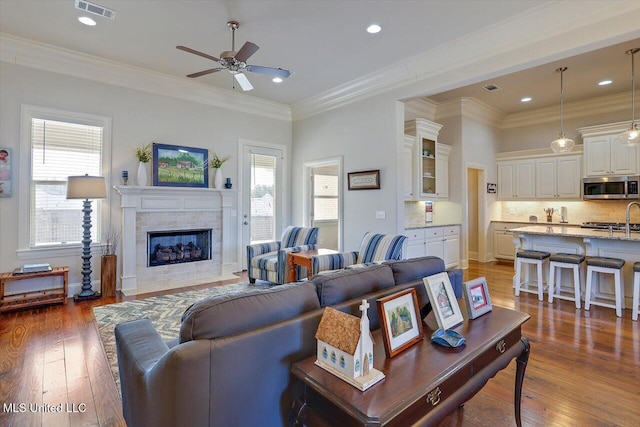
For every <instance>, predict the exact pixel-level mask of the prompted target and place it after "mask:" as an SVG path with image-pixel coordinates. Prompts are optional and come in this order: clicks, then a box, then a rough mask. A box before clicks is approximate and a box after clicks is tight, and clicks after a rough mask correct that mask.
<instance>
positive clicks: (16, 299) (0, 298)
mask: <svg viewBox="0 0 640 427" xmlns="http://www.w3.org/2000/svg"><path fill="white" fill-rule="evenodd" d="M56 276H61V277H62V288H54V289H39V290H34V291H28V292H20V293H18V294H15V295H9V296H5V294H4V293H5V284H6V283H9V282H14V281H18V280H26V279H34V278H37V277H56ZM68 287H69V267H54V268H53V269H52V270H51V271H44V272H41V273H27V274H13V273H1V274H0V313H1V312H3V311H7V310H15V309H18V308H27V307H36V306H39V305H46V304H53V303H62V304H66V303H67V292H68Z"/></svg>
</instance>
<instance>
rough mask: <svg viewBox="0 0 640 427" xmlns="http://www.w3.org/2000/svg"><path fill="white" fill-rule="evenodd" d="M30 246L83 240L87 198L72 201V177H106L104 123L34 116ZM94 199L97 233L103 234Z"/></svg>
mask: <svg viewBox="0 0 640 427" xmlns="http://www.w3.org/2000/svg"><path fill="white" fill-rule="evenodd" d="M30 143H31V188H30V202H31V203H30V211H31V212H30V238H29V239H30V246H31V247H32V248H33V247H38V246H46V245H63V244H69V243H80V242H81V241H82V221H83V213H82V203H83V200H67V199H66V189H67V177H68V176H73V175H85V174H88V175H92V176H98V175H102V150H103V127H102V126H92V125H87V124H84V123H74V122H72V121H56V120H49V119H42V118H35V117H32V118H31V141H30ZM99 203H100V201H97V200H93V201H92V206H91V207H92V212H91V236H92V238H93V240H94V241H96V240H99V239H98V237H99V236H100V209H99V208H98V206H99V205H98V204H99Z"/></svg>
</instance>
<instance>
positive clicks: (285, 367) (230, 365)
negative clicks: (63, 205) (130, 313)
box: [115, 257, 462, 427]
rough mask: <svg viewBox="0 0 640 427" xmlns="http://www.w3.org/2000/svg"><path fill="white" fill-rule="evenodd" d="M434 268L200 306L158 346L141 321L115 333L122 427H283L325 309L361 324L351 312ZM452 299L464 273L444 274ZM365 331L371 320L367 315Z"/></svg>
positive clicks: (335, 274)
mask: <svg viewBox="0 0 640 427" xmlns="http://www.w3.org/2000/svg"><path fill="white" fill-rule="evenodd" d="M444 270H445V269H444V262H443V261H442V260H441V259H440V258H435V257H424V258H413V259H408V260H401V261H390V262H387V263H384V264H380V265H371V266H367V267H363V268H358V269H346V270H339V271H332V272H328V273H325V274H321V275H317V276H315V277H314V278H312V280H310V281H308V282H299V283H293V284H287V285H281V286H274V287H271V288H268V289H265V290H260V291H254V292H248V293H242V294H235V295H227V296H222V297H214V298H208V299H204V300H202V301H199V302H197V303H195V304H193V305H192V306H191V307H189V308H188V309H187V310H186V311H185V313H184V315H183V317H182V323H181V328H180V336H179V337H178V339H177V340H174V342H169V343H167V342H165V341H163V340H162V338H161V337H160V335H159V334H158V332H157V331H156V330H155V329H154V327H153V326H152V325H151V322H149V320H147V319H142V320H135V321H132V322H126V323H121V324H119V325H117V326H116V328H115V335H116V347H117V356H118V367H119V372H120V382H121V387H122V406H123V413H124V417H125V420H126V421H127V425H128V426H129V427H138V426H156V427H162V426H254V425H260V426H283V425H287V424H288V422H287V417H288V413H289V410H290V408H291V405H292V402H293V399H294V398H295V396H298V395H299V394H300V387H301V385H300V384H299V383H298V382H297V381H294V380H293V378H292V376H291V373H290V370H291V366H292V365H293V363H295V362H296V361H299V360H302V359H304V358H306V357H309V356H311V355H313V354H315V351H316V340H315V337H314V336H315V332H316V329H317V327H318V324H319V322H320V318H321V316H322V312H323V308H322V307H325V306H331V307H333V308H336V309H338V310H341V311H344V312H348V313H351V314H353V315H359V311H358V306H359V305H360V303H361V300H362V299H367V300H368V302H369V304H371V307H375V306H376V305H375V304H376V300H377V299H378V298H381V297H383V296H386V295H389V294H392V293H394V292H397V291H400V290H403V289H406V288H408V287H414V288H416V290H417V294H418V302H419V305H420V306H421V307H427V308H425V309H423V313H426V312H428V297H427V293H426V290H425V288H424V285H423V282H422V278H423V277H425V276H429V275H432V274H436V273H440V272H442V271H444ZM449 276H450V279H451V283H452V285H453V287H454V290H455V293H456V296H458V297H460V296H461V295H462V271H461V270H452V271H449ZM368 315H369V319H370V325H371V328H372V329H377V328H378V327H379V322H378V314H377V310H376V309H375V308H374V309H369V313H368Z"/></svg>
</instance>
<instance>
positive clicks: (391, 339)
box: [377, 288, 423, 357]
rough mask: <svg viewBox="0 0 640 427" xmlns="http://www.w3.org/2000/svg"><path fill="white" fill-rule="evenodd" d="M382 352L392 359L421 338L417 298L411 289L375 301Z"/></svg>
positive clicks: (414, 291) (420, 321)
mask: <svg viewBox="0 0 640 427" xmlns="http://www.w3.org/2000/svg"><path fill="white" fill-rule="evenodd" d="M377 302H378V316H379V318H380V326H381V328H382V338H383V341H384V351H385V352H386V353H387V357H393V356H395V355H396V354H398V353H400V352H401V351H403V350H405V349H407V348H409V347H411V346H412V345H413V344H415V343H417V342H419V341H421V340H422V338H423V331H422V320H421V319H420V317H419V316H418V297H417V296H416V290H415V289H413V288H410V289H406V290H404V291H401V292H397V293H395V294H392V295H388V296H386V297H384V298H380V299H379V300H377Z"/></svg>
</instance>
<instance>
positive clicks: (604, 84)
mask: <svg viewBox="0 0 640 427" xmlns="http://www.w3.org/2000/svg"><path fill="white" fill-rule="evenodd" d="M611 83H613V80H603V81H601V82H598V86H606V85H610V84H611Z"/></svg>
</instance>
